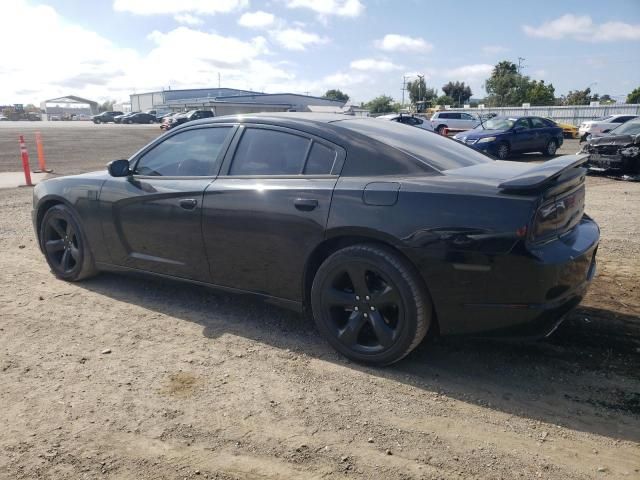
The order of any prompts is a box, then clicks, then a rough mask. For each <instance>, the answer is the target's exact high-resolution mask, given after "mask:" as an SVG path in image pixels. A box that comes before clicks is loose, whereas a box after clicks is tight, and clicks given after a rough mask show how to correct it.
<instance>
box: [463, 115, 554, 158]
mask: <svg viewBox="0 0 640 480" xmlns="http://www.w3.org/2000/svg"><path fill="white" fill-rule="evenodd" d="M453 138H454V139H456V140H458V141H459V142H462V143H464V144H466V145H469V146H470V147H473V148H475V149H477V150H481V151H483V152H487V153H489V154H491V155H493V156H494V157H496V158H498V159H500V160H505V159H507V158H509V156H510V155H511V154H513V153H528V152H541V153H542V154H544V155H548V156H553V155H555V154H556V150H557V149H558V148H559V147H560V146H561V145H562V142H563V135H562V129H561V128H560V127H558V126H557V125H556V124H555V123H554V122H552V121H550V120H546V119H544V118H540V117H519V118H518V117H500V116H499V117H494V118H492V119H490V120H487V121H485V122H483V123H482V125H479V126H478V127H476V128H475V129H473V130H470V131H468V132H462V133H458V134H457V135H455V136H454V137H453Z"/></svg>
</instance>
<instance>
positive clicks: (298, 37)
mask: <svg viewBox="0 0 640 480" xmlns="http://www.w3.org/2000/svg"><path fill="white" fill-rule="evenodd" d="M269 34H270V35H271V37H272V38H273V40H274V41H275V42H276V43H277V44H278V45H280V46H281V47H282V48H285V49H287V50H296V51H303V50H306V49H307V46H309V45H321V44H324V43H327V42H328V41H329V40H328V39H327V38H325V37H321V36H320V35H318V34H316V33H312V32H306V31H304V30H301V29H300V28H285V29H282V30H272V31H270V32H269Z"/></svg>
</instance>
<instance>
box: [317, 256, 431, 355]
mask: <svg viewBox="0 0 640 480" xmlns="http://www.w3.org/2000/svg"><path fill="white" fill-rule="evenodd" d="M407 263H408V262H407V261H406V260H405V259H403V258H401V257H400V256H399V255H398V254H396V253H395V252H393V251H392V250H391V249H388V248H385V247H382V246H378V245H355V246H353V247H347V248H345V249H343V250H339V251H338V252H336V253H334V254H333V255H332V256H331V257H329V258H328V259H327V260H326V261H325V262H324V263H323V264H322V265H321V267H320V269H319V270H318V273H317V274H316V278H315V279H314V283H313V288H312V307H313V312H314V318H315V320H316V324H317V325H318V328H319V330H320V331H321V332H322V333H323V334H324V336H325V337H326V338H327V339H328V340H329V342H330V343H331V344H332V345H333V346H334V347H335V348H336V349H337V350H338V351H340V352H341V353H343V354H344V355H345V356H347V357H349V358H351V359H353V360H356V361H361V362H366V363H372V364H377V365H388V364H390V363H393V362H396V361H398V360H400V359H401V358H403V357H404V356H406V355H407V354H408V353H409V352H410V351H411V350H413V349H414V348H415V347H416V346H417V345H418V344H419V343H420V341H421V340H422V339H423V338H424V336H425V334H426V332H427V329H428V327H429V323H430V318H431V312H432V307H431V302H430V300H429V299H428V294H427V292H426V289H425V288H424V286H423V285H422V284H421V281H420V280H419V279H418V278H417V275H416V274H415V272H414V271H413V269H412V267H411V265H410V264H407Z"/></svg>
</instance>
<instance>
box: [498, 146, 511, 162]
mask: <svg viewBox="0 0 640 480" xmlns="http://www.w3.org/2000/svg"><path fill="white" fill-rule="evenodd" d="M509 153H510V151H509V145H507V144H506V143H501V144H499V145H498V147H497V148H496V157H498V158H499V159H500V160H506V159H507V158H509Z"/></svg>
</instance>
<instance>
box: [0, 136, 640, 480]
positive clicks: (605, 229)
mask: <svg viewBox="0 0 640 480" xmlns="http://www.w3.org/2000/svg"><path fill="white" fill-rule="evenodd" d="M107 127H108V128H109V126H107ZM89 128H90V127H89ZM124 128H127V127H126V126H124ZM134 128H135V127H134ZM111 130H113V131H115V130H116V129H115V128H114V129H111V128H109V129H108V130H107V129H105V131H111ZM65 131H66V130H65ZM130 131H131V132H133V131H134V130H130ZM145 132H146V131H145ZM151 133H152V132H151V131H149V135H151ZM154 133H155V132H154ZM127 134H129V131H128V132H127ZM3 137H4V132H3V131H2V130H0V145H3V144H4V143H3V142H5V141H6V139H4V138H3ZM136 141H137V140H136ZM113 142H115V144H118V140H117V136H116V137H114V140H113ZM142 143H144V141H143V142H142ZM2 148H4V147H2ZM105 148H106V147H105ZM122 148H123V149H124V147H122ZM129 149H131V147H129ZM574 151H575V150H574ZM78 155H84V153H78V154H76V156H75V157H73V156H72V155H71V156H70V158H68V161H69V162H70V163H68V165H75V166H74V167H73V168H78V169H79V170H88V169H90V167H92V166H94V164H95V162H94V161H93V160H91V161H87V162H86V163H82V162H80V161H79V160H78ZM125 156H126V155H125ZM0 158H2V157H1V155H0ZM54 168H55V166H54ZM70 168H71V167H70ZM638 207H640V184H638V183H627V182H621V181H613V180H609V179H604V178H589V179H588V186H587V211H588V213H590V214H591V215H592V216H593V217H594V218H595V219H596V220H597V221H598V222H599V224H600V227H601V229H602V242H601V245H600V248H599V251H598V260H599V266H598V268H599V272H598V274H597V277H596V279H595V281H594V283H593V285H592V286H591V289H590V292H589V294H588V296H587V298H586V300H585V301H584V303H583V305H582V306H580V307H579V308H578V309H577V310H576V311H575V312H573V313H572V314H571V315H570V317H569V318H568V320H567V321H566V322H565V323H564V324H563V325H562V326H561V327H560V328H559V329H558V331H557V332H556V333H555V334H554V336H552V337H551V338H549V339H548V340H545V341H541V342H534V343H516V342H497V341H489V340H479V339H475V340H474V339H461V338H442V339H437V340H435V341H428V342H425V343H424V344H423V345H421V346H420V347H419V348H418V349H417V350H416V351H415V352H414V353H412V354H411V355H410V356H409V357H408V358H407V359H405V360H404V361H402V362H400V363H399V364H397V365H395V366H393V367H389V368H385V369H374V368H367V367H363V366H360V365H357V364H354V363H352V362H349V361H347V360H345V359H344V358H343V357H341V356H339V355H338V354H336V353H335V352H334V351H333V350H332V349H331V347H329V346H328V344H327V343H325V342H324V341H323V340H322V339H321V338H320V337H319V335H318V334H317V332H316V330H315V328H314V326H313V324H312V322H311V321H310V320H308V319H306V318H304V317H301V316H299V315H297V314H294V313H290V312H288V311H285V310H280V309H278V308H276V307H272V306H269V305H265V304H263V303H261V302H259V301H257V300H254V299H251V298H246V297H240V296H235V295H229V294H223V293H217V292H213V291H210V290H207V289H205V288H201V287H194V286H191V285H185V284H180V283H171V282H166V281H158V280H149V279H146V278H142V277H134V276H124V275H116V274H102V275H100V276H98V277H96V278H94V279H92V280H89V281H86V282H82V283H78V284H71V283H65V282H62V281H59V280H56V279H55V278H54V277H53V275H52V274H51V273H50V272H49V270H48V268H47V266H46V263H45V261H44V258H43V257H42V255H41V254H40V252H39V251H38V249H37V246H36V242H35V238H34V234H33V231H32V227H31V223H30V217H29V215H30V209H31V192H30V190H28V189H26V188H20V189H5V190H0V406H1V407H2V408H0V478H2V479H32V478H39V479H79V478H80V479H81V478H87V479H93V478H108V479H132V478H136V479H182V478H216V479H223V480H230V479H238V480H240V479H242V480H244V479H290V478H301V479H310V478H311V479H313V478H318V479H320V478H322V479H336V478H362V479H385V480H386V479H389V480H396V479H397V480H400V479H403V480H404V479H414V478H415V479H421V478H424V479H514V478H523V479H537V478H543V479H591V478H603V479H614V478H623V479H626V478H628V479H637V478H640V216H639V215H638V211H639V210H640V209H639V208H638Z"/></svg>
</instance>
